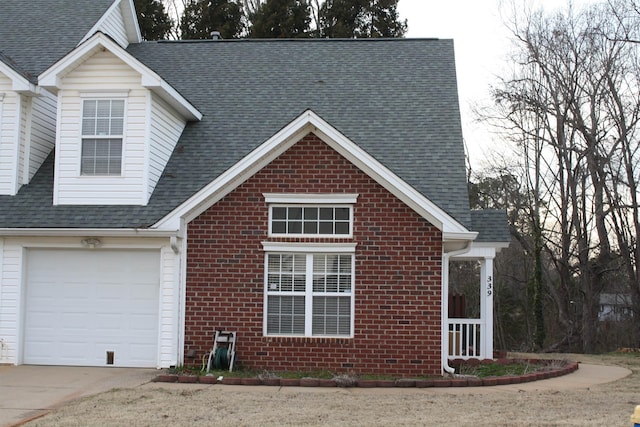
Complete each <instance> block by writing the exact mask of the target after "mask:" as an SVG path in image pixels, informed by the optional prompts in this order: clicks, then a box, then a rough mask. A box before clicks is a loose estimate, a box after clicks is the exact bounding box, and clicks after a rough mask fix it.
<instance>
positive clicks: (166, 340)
mask: <svg viewBox="0 0 640 427" xmlns="http://www.w3.org/2000/svg"><path fill="white" fill-rule="evenodd" d="M160 257H161V264H162V266H161V271H160V283H161V286H160V329H159V337H158V345H159V347H160V365H161V366H162V367H169V366H176V365H177V364H178V361H177V356H178V351H177V350H178V349H177V347H178V330H179V328H178V324H179V321H178V313H179V310H178V299H177V298H176V297H177V295H178V288H179V282H178V277H179V276H178V272H179V271H180V257H179V256H178V255H176V254H175V253H174V252H173V251H172V250H171V248H169V247H167V246H165V247H164V248H162V252H161V254H160Z"/></svg>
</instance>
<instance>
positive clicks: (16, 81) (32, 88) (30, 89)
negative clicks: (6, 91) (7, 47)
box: [0, 62, 40, 95]
mask: <svg viewBox="0 0 640 427" xmlns="http://www.w3.org/2000/svg"><path fill="white" fill-rule="evenodd" d="M0 73H2V74H4V75H5V76H7V77H8V78H9V79H10V80H11V90H14V91H16V92H18V93H23V94H25V95H38V94H39V93H40V88H39V87H38V86H37V85H35V84H33V83H31V82H30V81H29V80H28V79H27V78H26V77H25V76H23V75H21V74H20V73H18V72H17V71H16V70H14V69H13V68H11V67H10V66H8V65H7V64H5V63H4V62H0Z"/></svg>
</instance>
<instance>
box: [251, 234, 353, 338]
mask: <svg viewBox="0 0 640 427" xmlns="http://www.w3.org/2000/svg"><path fill="white" fill-rule="evenodd" d="M263 245H264V246H265V250H266V251H267V254H266V277H265V288H266V289H265V334H266V335H271V336H278V335H279V336H307V337H336V336H338V337H350V336H353V312H354V300H353V295H354V292H353V285H354V255H353V251H354V249H355V245H342V246H340V247H338V246H333V247H332V246H328V247H321V246H314V247H304V246H290V247H289V250H292V251H291V252H286V251H285V250H286V249H287V246H286V245H277V244H274V245H271V244H270V243H268V242H263Z"/></svg>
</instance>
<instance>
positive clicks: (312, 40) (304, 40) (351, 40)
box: [142, 37, 449, 44]
mask: <svg viewBox="0 0 640 427" xmlns="http://www.w3.org/2000/svg"><path fill="white" fill-rule="evenodd" d="M441 40H449V39H441V38H437V37H417V38H404V37H402V38H401V37H366V38H365V37H363V38H308V37H303V38H283V39H280V38H259V39H251V38H242V39H194V40H188V39H187V40H154V41H145V42H142V43H180V44H189V43H267V42H270V43H274V42H276V43H292V42H293V43H329V42H348V43H357V42H369V43H371V42H410V41H441Z"/></svg>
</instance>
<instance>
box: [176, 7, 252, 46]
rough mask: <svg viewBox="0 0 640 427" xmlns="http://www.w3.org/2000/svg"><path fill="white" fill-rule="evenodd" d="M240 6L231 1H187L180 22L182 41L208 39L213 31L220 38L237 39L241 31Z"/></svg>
mask: <svg viewBox="0 0 640 427" xmlns="http://www.w3.org/2000/svg"><path fill="white" fill-rule="evenodd" d="M242 20H243V12H242V6H241V5H240V3H238V2H237V1H233V0H189V2H188V3H187V4H186V6H185V8H184V12H183V14H182V19H181V20H180V31H181V33H182V36H181V38H182V39H183V40H195V39H209V38H211V33H212V32H213V31H218V32H220V35H221V36H222V38H225V39H232V38H238V37H240V36H241V35H242V31H243V24H242Z"/></svg>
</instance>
